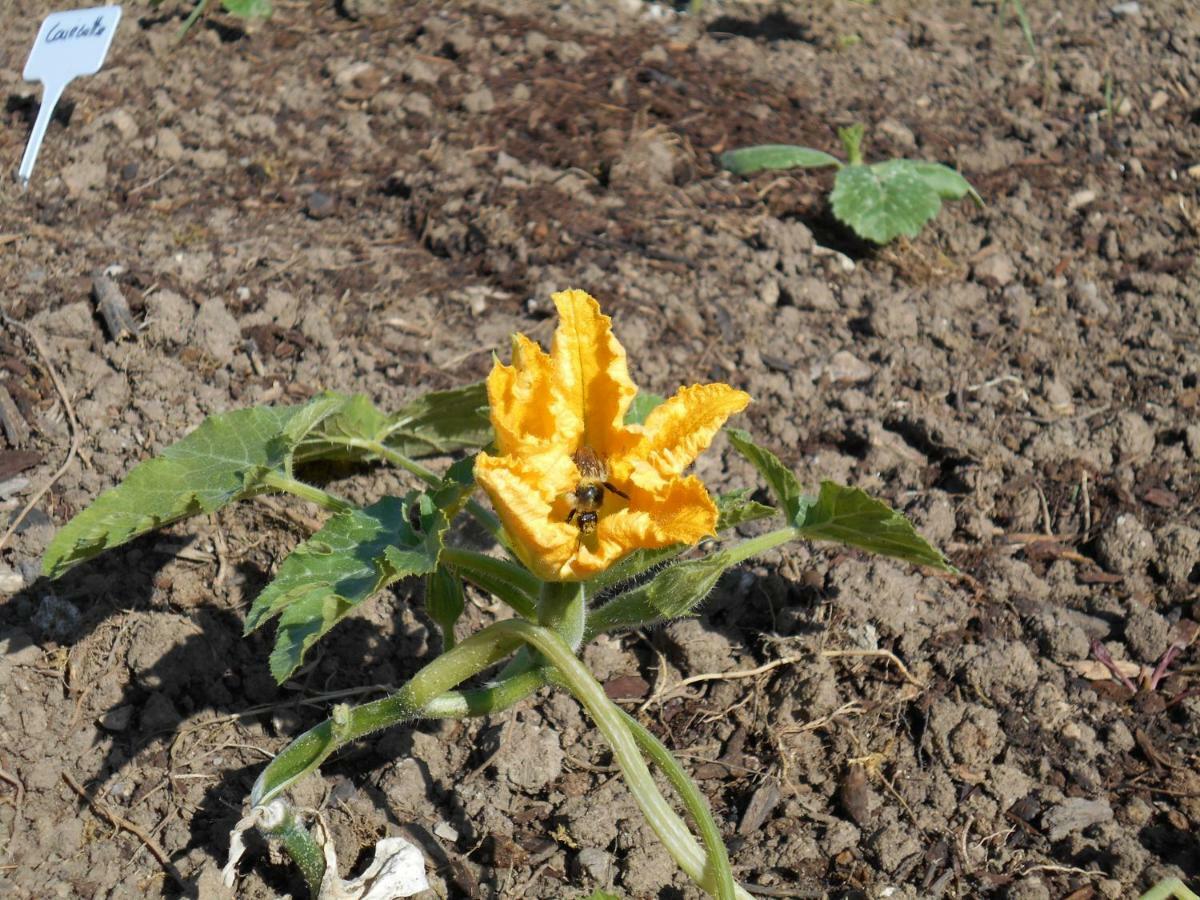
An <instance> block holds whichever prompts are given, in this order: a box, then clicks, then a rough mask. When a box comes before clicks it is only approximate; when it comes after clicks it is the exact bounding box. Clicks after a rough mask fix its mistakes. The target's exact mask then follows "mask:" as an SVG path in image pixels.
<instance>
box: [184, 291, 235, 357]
mask: <svg viewBox="0 0 1200 900" xmlns="http://www.w3.org/2000/svg"><path fill="white" fill-rule="evenodd" d="M192 341H193V342H194V343H195V344H196V346H198V347H199V348H200V349H201V350H203V351H204V352H206V353H208V354H209V355H210V356H211V357H212V358H213V359H215V360H217V362H219V363H222V364H224V365H228V364H229V363H231V362H232V361H233V356H234V354H235V353H236V352H237V349H238V347H240V346H241V343H242V332H241V329H240V328H239V327H238V323H237V320H236V319H235V318H234V317H233V316H232V315H230V313H229V310H227V309H226V308H225V304H224V303H223V302H222V301H221V300H219V299H218V298H216V297H213V298H211V299H208V300H205V301H204V302H203V303H202V304H200V309H199V310H197V311H196V317H195V319H193V321H192Z"/></svg>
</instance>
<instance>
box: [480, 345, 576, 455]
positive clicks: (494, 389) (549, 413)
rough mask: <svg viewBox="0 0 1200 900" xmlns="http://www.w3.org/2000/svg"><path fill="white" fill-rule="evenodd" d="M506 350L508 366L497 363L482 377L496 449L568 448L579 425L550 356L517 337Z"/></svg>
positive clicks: (519, 450) (529, 451)
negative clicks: (485, 381)
mask: <svg viewBox="0 0 1200 900" xmlns="http://www.w3.org/2000/svg"><path fill="white" fill-rule="evenodd" d="M512 346H513V349H512V365H510V366H506V365H503V364H501V363H500V362H497V363H496V364H495V365H494V366H493V367H492V371H491V374H489V375H488V379H487V389H488V403H489V404H490V406H491V418H492V426H493V427H494V428H495V431H496V446H497V448H499V450H500V452H501V454H509V453H519V454H525V453H536V452H540V451H543V450H545V449H547V447H548V446H549V445H552V444H558V445H561V446H563V447H566V446H568V445H574V444H575V443H577V442H578V440H579V434H580V433H581V432H582V430H583V422H582V420H581V419H579V418H578V417H577V416H576V415H575V413H574V412H573V411H572V410H571V409H570V408H569V407H568V406H567V404H566V403H565V402H564V400H563V394H562V391H561V390H559V389H558V388H557V385H556V384H555V379H554V371H553V367H552V364H551V360H550V357H549V356H548V355H547V354H546V353H545V352H544V351H543V350H542V348H541V347H539V346H538V345H537V344H536V343H535V342H533V341H531V340H530V339H529V338H527V337H525V335H523V334H514V335H513V342H512Z"/></svg>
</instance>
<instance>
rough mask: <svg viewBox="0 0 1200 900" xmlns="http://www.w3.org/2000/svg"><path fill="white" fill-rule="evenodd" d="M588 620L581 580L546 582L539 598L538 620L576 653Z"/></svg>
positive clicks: (584, 591) (584, 592) (585, 597)
mask: <svg viewBox="0 0 1200 900" xmlns="http://www.w3.org/2000/svg"><path fill="white" fill-rule="evenodd" d="M586 622H587V593H586V590H585V588H584V586H583V582H580V581H546V582H543V583H542V592H541V596H540V597H538V608H537V623H538V624H539V625H544V626H545V627H546V628H549V629H550V630H551V631H553V632H554V633H555V634H557V635H558V636H559V637H560V638H562V639H563V640H564V641H566V643H567V646H568V647H570V648H571V651H572V652H573V653H574V652H577V651H578V650H579V645H580V643H581V642H582V641H583V627H584V624H585V623H586Z"/></svg>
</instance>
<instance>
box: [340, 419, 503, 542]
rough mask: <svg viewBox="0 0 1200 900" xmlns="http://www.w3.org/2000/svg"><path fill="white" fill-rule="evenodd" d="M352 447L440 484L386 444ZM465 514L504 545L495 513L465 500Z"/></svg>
mask: <svg viewBox="0 0 1200 900" xmlns="http://www.w3.org/2000/svg"><path fill="white" fill-rule="evenodd" d="M350 443H351V444H352V445H353V446H358V447H360V448H361V449H363V450H366V451H368V452H369V453H374V454H375V455H376V456H378V457H379V458H380V459H386V460H387V461H388V462H390V463H391V464H392V465H394V466H399V467H400V468H402V469H405V470H406V471H409V472H412V474H414V475H416V476H417V477H418V478H420V479H421V480H422V481H424V482H425V483H426V484H429V485H434V486H436V485H439V484H441V483H442V476H440V475H438V473H437V472H434V471H433V470H432V469H427V468H426V467H425V466H423V465H421V464H420V463H419V462H417V461H416V460H414V459H409V458H408V457H407V456H405V455H404V454H403V453H397V452H396V451H395V450H393V449H392V448H391V447H389V446H388V445H387V444H382V443H380V442H379V441H352V442H350ZM467 512H469V513H470V514H471V515H472V516H474V517H475V521H476V522H478V523H479V524H480V525H481V526H483V528H484V529H485V530H486V531H487V533H488V534H490V535H491V536H492V537H494V538H496V540H498V541H500V542H501V543H504V542H503V540H502V531H501V528H500V520H499V519H497V518H496V515H495V513H493V512H492V511H491V510H490V509H487V508H486V507H484V506H482V505H481V504H480V503H479V501H478V500H473V499H472V500H467Z"/></svg>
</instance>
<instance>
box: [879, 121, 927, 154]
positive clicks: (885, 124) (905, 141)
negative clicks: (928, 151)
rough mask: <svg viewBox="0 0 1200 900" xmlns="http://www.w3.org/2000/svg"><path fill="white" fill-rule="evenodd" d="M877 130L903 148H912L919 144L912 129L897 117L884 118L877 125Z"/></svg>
mask: <svg viewBox="0 0 1200 900" xmlns="http://www.w3.org/2000/svg"><path fill="white" fill-rule="evenodd" d="M875 130H876V131H880V132H882V133H883V134H885V135H887V136H888V137H890V138H891V139H892V141H893V142H894V143H895V144H896V145H897V146H899V147H901V148H902V149H905V150H912V149H913V148H915V147H916V146H917V139H916V138H915V137H914V136H913V133H912V129H911V128H909V127H908V126H907V125H905V124H904V123H903V122H900V121H899V120H897V119H884V120H883V121H882V122H880V123H879V124H878V125H876V126H875Z"/></svg>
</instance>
